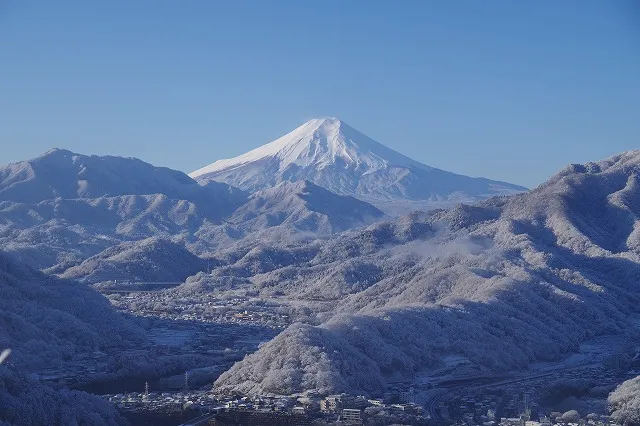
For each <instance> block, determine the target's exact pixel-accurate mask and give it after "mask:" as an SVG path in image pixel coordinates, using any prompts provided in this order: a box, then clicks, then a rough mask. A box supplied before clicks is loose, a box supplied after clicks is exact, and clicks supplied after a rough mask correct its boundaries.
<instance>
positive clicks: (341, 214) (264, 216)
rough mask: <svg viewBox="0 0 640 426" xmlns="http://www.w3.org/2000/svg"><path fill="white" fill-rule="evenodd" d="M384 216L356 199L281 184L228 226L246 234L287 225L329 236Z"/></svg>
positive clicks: (303, 185) (312, 187)
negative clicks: (238, 227)
mask: <svg viewBox="0 0 640 426" xmlns="http://www.w3.org/2000/svg"><path fill="white" fill-rule="evenodd" d="M383 216H384V214H383V213H382V212H381V211H380V210H378V209H376V208H375V207H373V206H371V205H370V204H367V203H364V202H362V201H360V200H358V199H356V198H353V197H348V196H341V195H337V194H334V193H333V192H331V191H328V190H326V189H324V188H322V187H319V186H317V185H314V184H312V183H310V182H307V181H300V182H295V183H289V182H282V183H280V184H278V185H276V186H275V187H273V188H269V189H265V190H263V191H258V192H256V193H254V194H253V195H251V196H250V197H249V200H248V201H247V203H245V204H244V205H242V206H241V207H239V208H238V209H237V210H236V211H235V212H234V213H233V214H232V215H231V216H230V217H229V218H228V219H227V222H230V223H237V224H241V228H242V229H243V230H245V231H247V230H261V229H266V228H269V227H272V226H279V225H288V226H292V227H294V228H295V229H297V230H299V231H306V232H314V233H320V234H323V235H328V234H331V233H334V232H340V231H345V230H347V229H352V228H356V227H359V226H363V225H367V224H370V223H372V222H374V221H376V220H379V219H381V218H382V217H383Z"/></svg>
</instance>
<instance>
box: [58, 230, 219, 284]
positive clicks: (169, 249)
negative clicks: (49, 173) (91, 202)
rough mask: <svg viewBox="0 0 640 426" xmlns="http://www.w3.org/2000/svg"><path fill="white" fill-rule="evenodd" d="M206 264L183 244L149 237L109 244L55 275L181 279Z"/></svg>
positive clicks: (90, 280)
mask: <svg viewBox="0 0 640 426" xmlns="http://www.w3.org/2000/svg"><path fill="white" fill-rule="evenodd" d="M206 268H207V264H206V261H205V260H203V259H200V258H199V257H197V256H196V255H194V254H193V253H191V252H189V251H188V250H187V249H186V248H184V247H183V246H181V245H179V244H176V243H173V242H171V241H168V240H164V239H161V238H157V237H151V238H147V239H144V240H141V241H128V242H124V243H121V244H118V245H116V246H113V247H109V248H107V249H106V250H104V251H102V252H100V253H98V254H97V255H95V256H91V257H90V258H88V259H87V260H85V261H84V262H82V263H81V264H80V265H77V266H73V267H71V268H69V269H67V270H66V271H64V272H62V273H59V274H58V275H59V276H60V277H61V278H68V279H78V280H79V281H81V282H85V283H101V282H107V281H116V280H117V281H129V282H137V281H142V282H181V281H182V280H184V279H185V278H187V277H189V276H191V275H195V274H196V273H198V272H200V271H205V270H206Z"/></svg>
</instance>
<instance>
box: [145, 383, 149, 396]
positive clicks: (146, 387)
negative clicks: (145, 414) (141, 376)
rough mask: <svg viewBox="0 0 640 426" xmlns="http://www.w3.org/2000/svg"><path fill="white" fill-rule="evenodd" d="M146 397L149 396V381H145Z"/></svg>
mask: <svg viewBox="0 0 640 426" xmlns="http://www.w3.org/2000/svg"><path fill="white" fill-rule="evenodd" d="M144 398H145V399H147V398H149V382H144Z"/></svg>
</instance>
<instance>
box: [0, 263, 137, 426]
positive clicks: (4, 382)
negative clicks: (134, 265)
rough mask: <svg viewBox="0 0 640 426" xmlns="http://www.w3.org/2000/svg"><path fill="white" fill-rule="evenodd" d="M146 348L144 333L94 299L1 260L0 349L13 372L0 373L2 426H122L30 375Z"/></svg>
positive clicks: (100, 404) (95, 403) (112, 413)
mask: <svg viewBox="0 0 640 426" xmlns="http://www.w3.org/2000/svg"><path fill="white" fill-rule="evenodd" d="M146 341H147V340H146V337H145V335H144V334H143V330H142V329H140V328H139V327H138V325H136V324H134V323H132V322H130V321H129V320H128V319H126V318H125V317H123V316H121V315H120V314H119V313H118V312H116V311H115V310H114V309H113V308H112V307H111V305H110V304H109V302H108V301H107V300H106V299H105V298H104V297H102V296H101V295H99V294H98V293H97V292H96V291H94V290H92V289H90V288H87V287H86V286H83V285H80V284H78V283H75V282H71V281H65V280H59V279H56V278H51V277H47V276H45V275H43V274H41V273H39V272H36V271H34V270H32V269H30V268H29V267H27V266H26V265H24V264H21V263H20V262H18V261H16V260H15V259H13V258H12V257H11V256H9V255H7V254H5V253H4V252H0V347H1V348H11V349H12V352H11V355H10V357H9V361H11V363H10V364H11V365H7V364H8V363H5V364H4V365H0V407H2V409H0V423H2V421H8V422H9V424H94V425H115V424H127V422H126V421H125V420H124V419H123V418H122V417H120V415H118V414H117V412H116V410H115V409H114V408H113V407H112V406H111V405H110V404H109V403H108V402H106V401H105V400H104V399H103V398H100V397H97V396H94V395H89V394H87V393H84V392H79V391H71V390H68V389H54V388H53V387H50V386H48V385H47V384H45V383H43V382H41V381H39V380H37V379H34V378H33V377H31V376H30V374H29V373H30V372H32V371H33V370H34V369H41V368H52V367H56V368H60V366H61V365H62V363H63V362H64V361H63V360H67V359H70V358H71V357H74V356H76V355H87V354H91V353H93V352H94V351H97V350H100V351H104V352H105V353H108V354H113V353H115V352H116V351H120V350H122V349H123V348H134V347H140V346H141V345H143V344H145V343H146ZM74 420H75V421H74Z"/></svg>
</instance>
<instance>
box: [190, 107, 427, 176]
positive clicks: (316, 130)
mask: <svg viewBox="0 0 640 426" xmlns="http://www.w3.org/2000/svg"><path fill="white" fill-rule="evenodd" d="M268 159H276V160H278V161H279V170H280V171H282V170H285V169H287V168H288V167H289V166H291V165H296V166H299V167H303V168H304V167H313V168H316V169H318V170H321V169H323V168H325V167H328V166H330V165H332V164H336V163H340V164H341V165H343V166H344V167H345V168H353V169H360V170H362V171H363V172H372V171H375V170H380V169H384V168H387V167H389V166H391V165H393V166H404V167H407V166H410V167H419V168H423V169H429V167H428V166H426V165H424V164H421V163H418V162H417V161H414V160H411V159H410V158H408V157H405V156H404V155H402V154H400V153H398V152H395V151H393V150H392V149H389V148H387V147H385V146H384V145H381V144H379V143H378V142H376V141H374V140H373V139H371V138H369V137H368V136H365V135H364V134H362V133H360V132H358V131H357V130H355V129H354V128H352V127H351V126H349V125H348V124H346V123H345V122H343V121H341V120H339V119H337V118H334V117H325V118H315V119H312V120H309V121H307V122H306V123H304V124H303V125H302V126H300V127H298V128H297V129H295V130H293V131H292V132H290V133H287V134H286V135H284V136H282V137H281V138H278V139H276V140H275V141H273V142H271V143H268V144H266V145H263V146H261V147H259V148H256V149H254V150H252V151H249V152H247V153H245V154H243V155H240V156H238V157H235V158H231V159H226V160H218V161H216V162H214V163H213V164H210V165H208V166H206V167H203V168H201V169H199V170H196V171H195V172H192V173H191V174H190V176H191V177H198V176H203V175H206V174H209V173H213V172H219V171H222V170H233V169H235V168H237V167H241V166H243V165H245V164H248V163H253V162H258V161H265V160H268Z"/></svg>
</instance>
